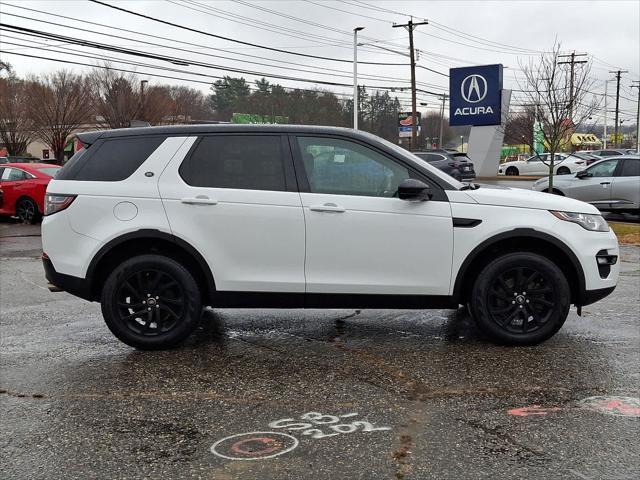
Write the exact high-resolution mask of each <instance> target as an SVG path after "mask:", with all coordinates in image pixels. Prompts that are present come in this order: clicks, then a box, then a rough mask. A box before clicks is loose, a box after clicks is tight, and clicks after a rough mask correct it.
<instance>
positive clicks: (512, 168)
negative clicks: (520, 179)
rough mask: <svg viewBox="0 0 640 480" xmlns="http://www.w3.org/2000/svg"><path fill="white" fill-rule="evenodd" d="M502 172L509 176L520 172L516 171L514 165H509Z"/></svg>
mask: <svg viewBox="0 0 640 480" xmlns="http://www.w3.org/2000/svg"><path fill="white" fill-rule="evenodd" d="M504 174H505V175H509V176H510V177H515V176H518V175H519V174H520V172H519V171H518V169H517V168H516V167H509V168H507V170H506V171H505V172H504Z"/></svg>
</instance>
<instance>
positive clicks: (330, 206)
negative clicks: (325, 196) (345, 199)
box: [309, 203, 347, 213]
mask: <svg viewBox="0 0 640 480" xmlns="http://www.w3.org/2000/svg"><path fill="white" fill-rule="evenodd" d="M309 210H311V211H312V212H333V213H344V212H346V211H347V209H346V208H344V207H341V206H340V205H336V204H335V203H325V204H324V205H311V206H310V207H309Z"/></svg>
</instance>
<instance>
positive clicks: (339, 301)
mask: <svg viewBox="0 0 640 480" xmlns="http://www.w3.org/2000/svg"><path fill="white" fill-rule="evenodd" d="M212 306H213V307H214V308H216V307H217V308H318V309H323V308H389V309H399V310H402V309H431V308H434V309H435V308H438V309H439V308H442V309H445V308H451V309H456V308H458V302H456V301H455V299H454V298H453V297H450V296H445V295H367V294H344V293H270V292H221V291H216V292H215V293H214V295H213V305H212Z"/></svg>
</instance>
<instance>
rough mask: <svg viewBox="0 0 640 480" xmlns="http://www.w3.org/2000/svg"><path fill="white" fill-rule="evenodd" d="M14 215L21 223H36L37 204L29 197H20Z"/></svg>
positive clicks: (37, 217)
mask: <svg viewBox="0 0 640 480" xmlns="http://www.w3.org/2000/svg"><path fill="white" fill-rule="evenodd" d="M16 217H18V218H19V219H20V221H21V222H22V223H31V224H33V223H36V222H37V221H38V220H40V211H39V210H38V205H36V202H34V201H33V200H32V199H30V198H22V199H20V200H19V201H18V203H17V205H16Z"/></svg>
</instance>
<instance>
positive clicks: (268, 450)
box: [211, 432, 298, 460]
mask: <svg viewBox="0 0 640 480" xmlns="http://www.w3.org/2000/svg"><path fill="white" fill-rule="evenodd" d="M297 446H298V439H297V438H296V437H293V436H291V435H288V434H286V433H282V432H247V433H237V434H235V435H230V436H228V437H224V438H221V439H220V440H218V441H217V442H216V443H214V444H213V445H211V453H213V454H214V455H217V456H218V457H222V458H226V459H228V460H263V459H265V458H273V457H277V456H278V455H282V454H283V453H287V452H290V451H291V450H293V449H294V448H296V447H297Z"/></svg>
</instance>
